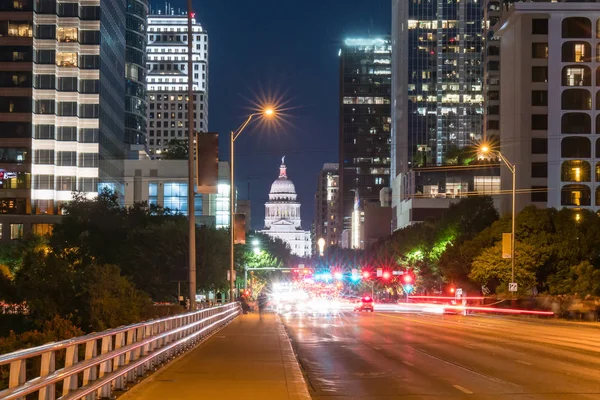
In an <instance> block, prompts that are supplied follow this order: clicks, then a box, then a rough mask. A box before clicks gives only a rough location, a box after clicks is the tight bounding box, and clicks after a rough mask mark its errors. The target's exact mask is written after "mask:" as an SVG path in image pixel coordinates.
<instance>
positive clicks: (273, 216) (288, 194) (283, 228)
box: [260, 157, 311, 257]
mask: <svg viewBox="0 0 600 400" xmlns="http://www.w3.org/2000/svg"><path fill="white" fill-rule="evenodd" d="M260 232H261V233H264V234H266V235H268V236H270V237H273V238H277V239H281V240H282V241H284V242H285V243H287V244H288V245H289V246H290V250H291V252H292V254H295V255H297V256H300V257H310V255H311V240H310V231H305V230H303V229H302V219H301V217H300V203H299V202H298V195H297V194H296V187H295V186H294V183H293V182H292V181H291V180H290V179H289V178H288V176H287V167H286V166H285V157H284V158H283V159H282V160H281V166H280V167H279V177H278V178H277V179H276V180H275V182H273V184H272V185H271V192H270V193H269V201H268V202H266V203H265V229H264V230H262V231H260Z"/></svg>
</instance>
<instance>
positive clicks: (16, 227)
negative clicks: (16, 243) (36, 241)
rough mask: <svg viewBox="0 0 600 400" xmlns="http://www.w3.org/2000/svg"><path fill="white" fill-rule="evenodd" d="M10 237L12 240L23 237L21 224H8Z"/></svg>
mask: <svg viewBox="0 0 600 400" xmlns="http://www.w3.org/2000/svg"><path fill="white" fill-rule="evenodd" d="M10 238H11V239H13V240H14V239H22V238H23V224H10Z"/></svg>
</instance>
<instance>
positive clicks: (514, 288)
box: [508, 282, 517, 292]
mask: <svg viewBox="0 0 600 400" xmlns="http://www.w3.org/2000/svg"><path fill="white" fill-rule="evenodd" d="M508 291H509V292H516V291H517V283H516V282H511V283H509V284H508Z"/></svg>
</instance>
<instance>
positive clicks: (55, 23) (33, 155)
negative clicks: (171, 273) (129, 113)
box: [0, 0, 126, 239]
mask: <svg viewBox="0 0 600 400" xmlns="http://www.w3.org/2000/svg"><path fill="white" fill-rule="evenodd" d="M34 3H35V6H34ZM125 9H126V5H125V1H121V0H107V1H100V0H89V1H85V2H84V1H81V2H78V1H71V2H56V1H55V0H39V1H36V2H33V1H29V0H15V1H3V2H2V5H1V7H0V61H1V71H0V77H1V78H0V132H1V133H0V137H1V138H2V140H1V142H0V153H1V156H0V185H1V187H0V214H1V216H0V222H1V225H0V228H1V230H0V235H1V237H2V238H9V239H16V238H20V237H22V235H23V234H24V233H26V232H28V231H33V232H36V233H48V232H49V231H50V230H51V224H52V223H54V222H56V221H57V220H59V218H58V217H57V215H59V214H60V213H61V212H62V207H61V204H62V203H63V202H66V201H69V200H71V198H72V192H73V191H74V190H78V191H81V192H83V193H85V194H87V195H88V196H95V195H96V194H97V193H98V189H99V188H103V187H107V188H109V189H112V190H116V191H117V192H119V193H122V176H123V157H124V137H123V136H124V130H125V129H124V121H125V115H124V111H123V110H124V108H125V95H124V93H125V81H124V79H123V71H124V70H125V22H126V19H125ZM4 232H6V235H5V234H4Z"/></svg>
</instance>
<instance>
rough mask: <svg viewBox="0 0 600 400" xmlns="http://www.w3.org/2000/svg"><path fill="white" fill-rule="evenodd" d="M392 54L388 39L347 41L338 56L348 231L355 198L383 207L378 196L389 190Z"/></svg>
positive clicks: (342, 211) (342, 186)
mask: <svg viewBox="0 0 600 400" xmlns="http://www.w3.org/2000/svg"><path fill="white" fill-rule="evenodd" d="M391 52H392V46H391V42H390V40H389V37H376V38H373V37H370V38H352V39H346V40H345V41H344V45H343V46H342V48H341V50H340V103H341V104H340V114H341V115H340V145H339V148H340V177H339V185H340V194H341V195H340V203H339V204H340V219H339V221H340V222H341V221H343V225H341V224H339V225H338V226H340V227H343V229H350V225H351V217H352V212H353V210H354V199H355V196H356V195H358V197H359V198H360V199H361V201H363V202H369V201H377V202H379V192H380V190H381V189H383V188H384V187H389V185H390V143H391V138H390V129H391V118H390V108H391V105H390V85H391V75H392V71H391V55H392V54H391ZM339 233H340V234H341V233H342V232H341V231H340V232H339Z"/></svg>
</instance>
